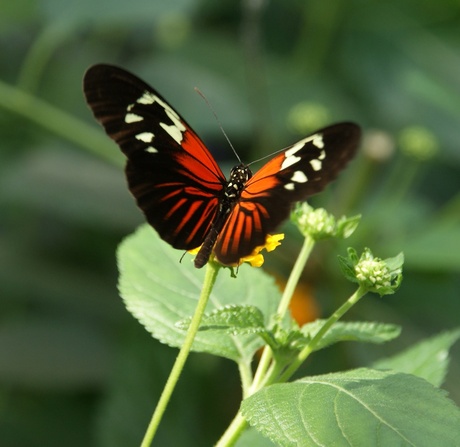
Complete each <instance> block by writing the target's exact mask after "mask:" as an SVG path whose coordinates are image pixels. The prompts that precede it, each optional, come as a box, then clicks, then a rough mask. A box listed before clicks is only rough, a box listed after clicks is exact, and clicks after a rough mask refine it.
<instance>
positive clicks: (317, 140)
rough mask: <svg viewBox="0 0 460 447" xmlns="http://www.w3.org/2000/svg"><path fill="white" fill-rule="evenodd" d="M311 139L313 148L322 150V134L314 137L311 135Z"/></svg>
mask: <svg viewBox="0 0 460 447" xmlns="http://www.w3.org/2000/svg"><path fill="white" fill-rule="evenodd" d="M311 138H312V139H313V141H312V143H313V146H316V147H317V148H318V149H322V148H323V147H324V141H323V135H322V134H320V133H317V134H315V135H312V136H311Z"/></svg>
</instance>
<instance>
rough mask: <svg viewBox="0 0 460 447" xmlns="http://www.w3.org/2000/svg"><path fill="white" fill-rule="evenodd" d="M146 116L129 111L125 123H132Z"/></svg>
mask: <svg viewBox="0 0 460 447" xmlns="http://www.w3.org/2000/svg"><path fill="white" fill-rule="evenodd" d="M143 119H144V118H142V116H140V115H136V114H135V113H127V114H126V116H125V123H126V124H131V123H137V122H138V121H143Z"/></svg>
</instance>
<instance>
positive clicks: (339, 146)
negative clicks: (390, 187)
mask: <svg viewBox="0 0 460 447" xmlns="http://www.w3.org/2000/svg"><path fill="white" fill-rule="evenodd" d="M360 135H361V131H360V129H359V127H358V126H357V125H356V124H353V123H340V124H335V125H333V126H330V127H326V128H324V129H321V130H319V131H318V132H316V133H315V134H313V135H310V136H309V137H307V138H304V139H303V140H301V141H299V142H298V143H296V144H294V145H293V146H291V147H289V148H288V149H286V150H285V151H283V152H281V153H280V154H278V155H276V156H275V157H274V158H272V159H271V160H270V161H269V162H268V163H266V164H265V165H264V166H263V167H262V168H261V169H260V170H259V171H257V172H256V174H255V175H254V176H253V177H252V178H251V179H250V180H249V181H248V182H247V184H246V187H245V189H244V191H243V192H242V194H241V197H240V200H239V203H237V205H236V206H235V208H234V209H233V211H232V213H231V215H230V217H229V218H228V220H227V222H226V224H225V226H224V228H223V229H222V231H221V233H220V235H219V238H218V240H217V243H216V245H215V247H214V252H215V254H216V257H217V258H218V259H219V261H220V262H222V263H223V264H228V265H232V264H236V263H237V262H238V260H239V259H240V258H242V257H244V256H247V255H249V254H250V253H251V252H252V251H253V250H254V248H255V247H257V246H260V245H264V243H265V239H266V236H267V234H269V233H271V232H273V231H274V230H275V229H276V228H277V227H278V225H279V224H280V223H281V222H282V221H283V220H285V219H286V218H287V217H288V216H289V213H290V210H291V206H292V204H293V203H294V202H297V201H301V200H305V199H307V198H308V197H310V196H312V195H314V194H316V193H318V192H320V191H322V190H323V189H324V188H325V187H326V185H327V184H328V183H330V182H331V181H332V180H334V179H335V178H336V177H337V174H338V173H339V172H340V171H341V170H342V169H343V168H344V167H345V166H346V164H347V163H348V161H349V160H350V159H351V158H352V157H353V156H354V154H355V152H356V149H357V147H358V144H359V140H360Z"/></svg>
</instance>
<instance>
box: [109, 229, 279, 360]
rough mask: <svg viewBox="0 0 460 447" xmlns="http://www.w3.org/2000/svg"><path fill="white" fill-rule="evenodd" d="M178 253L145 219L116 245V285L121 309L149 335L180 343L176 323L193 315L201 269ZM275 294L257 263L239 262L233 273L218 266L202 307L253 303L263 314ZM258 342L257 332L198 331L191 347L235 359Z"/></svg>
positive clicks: (273, 304)
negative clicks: (118, 276) (212, 287)
mask: <svg viewBox="0 0 460 447" xmlns="http://www.w3.org/2000/svg"><path fill="white" fill-rule="evenodd" d="M181 255H182V253H181V252H180V251H178V250H174V249H173V248H171V247H170V246H169V245H168V244H166V243H165V242H163V241H161V240H160V239H159V237H158V236H157V234H156V233H155V232H154V231H153V230H152V229H151V228H150V227H149V226H147V225H143V226H141V227H140V228H139V229H138V230H137V231H136V232H135V233H134V234H133V235H131V236H129V237H127V238H126V239H125V240H124V241H123V242H122V243H121V244H120V247H119V250H118V264H119V269H120V279H119V289H120V294H121V296H122V298H123V300H124V302H125V305H126V307H127V309H128V310H129V312H131V314H132V315H133V316H134V317H135V318H137V319H138V320H139V321H140V323H142V324H143V325H144V327H145V328H146V329H147V330H148V331H149V332H150V333H151V334H152V335H153V337H155V338H157V339H158V340H160V341H161V342H162V343H166V344H168V345H170V346H174V347H180V346H181V345H182V343H183V340H184V335H185V332H184V331H183V330H181V329H180V328H179V327H178V326H177V325H176V323H177V322H178V321H180V320H183V319H184V318H187V317H190V316H191V315H193V312H194V311H195V307H196V303H197V300H198V296H199V294H200V290H201V285H202V282H203V277H204V269H202V270H198V269H196V268H195V267H194V266H193V263H192V262H191V261H192V258H191V257H190V255H188V254H187V255H186V256H185V257H184V259H183V260H182V262H181V263H180V262H179V260H180V258H181ZM279 297H280V292H279V290H278V288H277V287H276V285H275V283H274V280H273V278H271V277H269V276H268V275H267V274H265V273H264V272H263V271H262V270H260V269H255V268H251V267H249V266H247V265H243V266H241V267H240V268H239V271H238V276H237V278H236V279H235V278H231V277H230V274H229V272H228V271H227V270H225V269H222V270H221V271H220V272H219V276H218V278H217V281H216V284H215V286H214V289H213V292H212V293H211V297H210V300H209V303H208V307H207V308H206V311H207V312H212V311H213V310H215V309H218V308H222V307H224V306H226V305H230V304H241V305H251V306H256V307H258V308H259V309H260V311H261V312H262V314H263V315H265V316H267V315H270V314H273V313H274V312H275V311H276V307H277V304H278V301H279ZM265 318H267V317H265ZM261 345H262V340H261V339H260V337H258V336H257V335H231V334H225V333H216V332H215V331H200V332H199V333H198V334H197V337H196V339H195V343H194V345H193V350H194V351H195V352H207V353H211V354H215V355H220V356H222V357H226V358H229V359H232V360H235V361H239V360H243V359H244V360H249V359H250V358H252V355H253V354H254V352H255V351H256V350H257V349H258V348H259V347H260V346H261Z"/></svg>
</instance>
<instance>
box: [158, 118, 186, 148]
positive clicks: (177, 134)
mask: <svg viewBox="0 0 460 447" xmlns="http://www.w3.org/2000/svg"><path fill="white" fill-rule="evenodd" d="M179 124H180V125H181V126H182V123H180V122H179ZM160 126H161V127H162V128H163V129H164V130H165V131H166V132H167V133H168V134H169V136H170V137H171V138H172V139H173V140H174V141H175V142H176V143H177V144H181V143H182V132H183V131H184V130H185V127H184V126H182V128H183V129H182V130H181V129H180V128H179V127H177V126H175V125H174V124H171V125H170V126H168V125H167V124H165V123H160Z"/></svg>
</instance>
